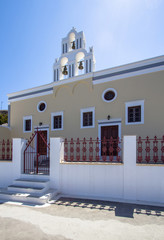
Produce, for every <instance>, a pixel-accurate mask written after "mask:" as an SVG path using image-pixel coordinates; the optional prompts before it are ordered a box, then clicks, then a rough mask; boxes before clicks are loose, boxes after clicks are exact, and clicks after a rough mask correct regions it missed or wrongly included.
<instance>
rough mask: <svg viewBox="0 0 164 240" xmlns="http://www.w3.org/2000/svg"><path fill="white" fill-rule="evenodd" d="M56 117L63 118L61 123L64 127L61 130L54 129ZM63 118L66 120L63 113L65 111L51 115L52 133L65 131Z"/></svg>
mask: <svg viewBox="0 0 164 240" xmlns="http://www.w3.org/2000/svg"><path fill="white" fill-rule="evenodd" d="M55 116H61V117H62V121H61V125H62V127H61V128H56V129H55V128H54V127H53V126H54V117H55ZM63 118H64V113H63V111H61V112H54V113H51V131H61V130H63V129H64V125H63V122H64V121H63Z"/></svg>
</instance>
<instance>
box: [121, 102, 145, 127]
mask: <svg viewBox="0 0 164 240" xmlns="http://www.w3.org/2000/svg"><path fill="white" fill-rule="evenodd" d="M144 102H145V100H137V101H132V102H126V103H125V124H126V125H136V124H144ZM135 106H141V121H140V122H128V108H129V107H135Z"/></svg>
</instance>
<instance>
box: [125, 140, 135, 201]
mask: <svg viewBox="0 0 164 240" xmlns="http://www.w3.org/2000/svg"><path fill="white" fill-rule="evenodd" d="M123 143H124V152H123V161H124V199H128V200H136V136H124V138H123Z"/></svg>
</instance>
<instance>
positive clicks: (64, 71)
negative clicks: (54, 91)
mask: <svg viewBox="0 0 164 240" xmlns="http://www.w3.org/2000/svg"><path fill="white" fill-rule="evenodd" d="M62 73H63V74H64V75H68V71H67V66H66V65H65V66H64V69H63V71H62Z"/></svg>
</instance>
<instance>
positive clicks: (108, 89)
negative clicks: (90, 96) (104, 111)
mask: <svg viewBox="0 0 164 240" xmlns="http://www.w3.org/2000/svg"><path fill="white" fill-rule="evenodd" d="M108 91H111V92H114V94H115V96H114V98H113V99H111V100H106V99H105V98H104V95H105V94H106V92H108ZM116 98H117V91H116V90H115V89H114V88H107V89H105V90H104V91H103V93H102V100H103V101H104V102H107V103H109V102H113V101H114V100H115V99H116Z"/></svg>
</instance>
